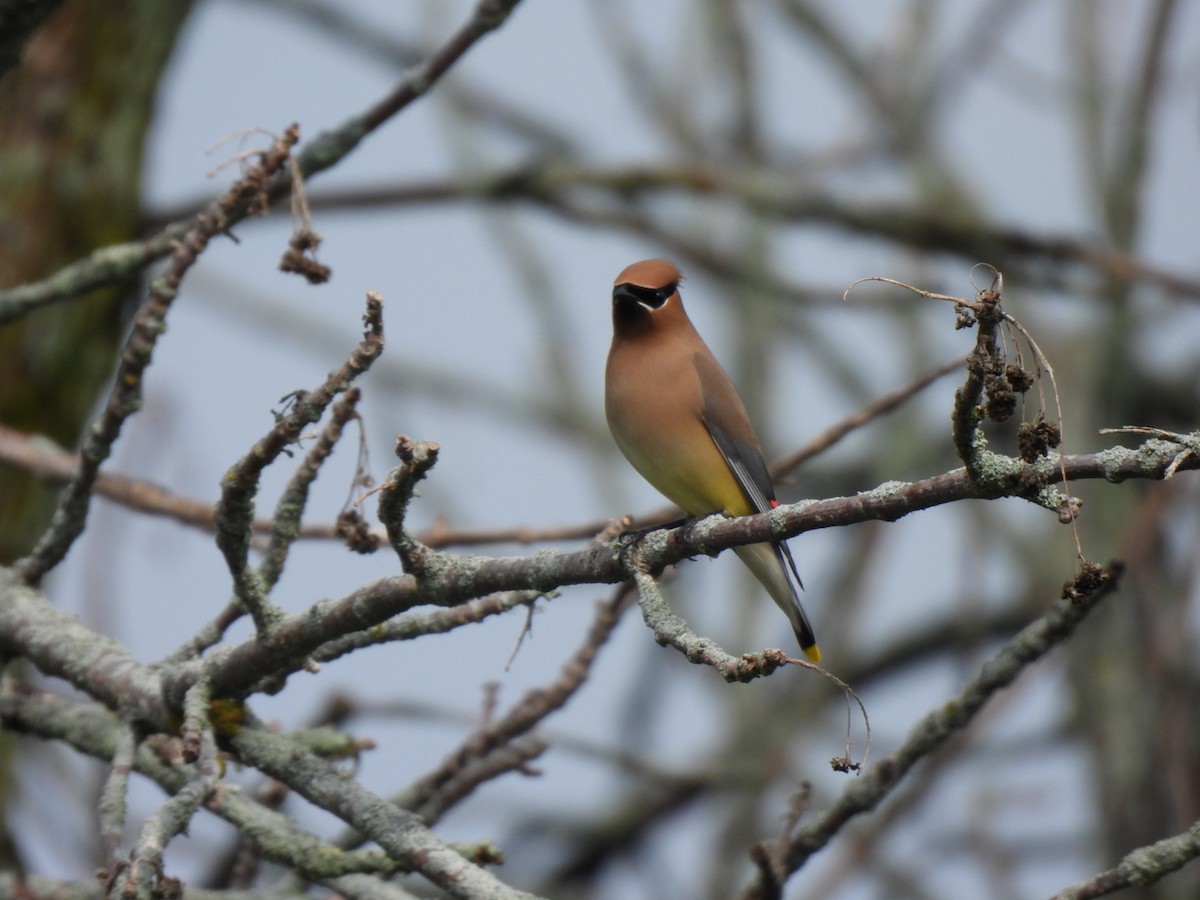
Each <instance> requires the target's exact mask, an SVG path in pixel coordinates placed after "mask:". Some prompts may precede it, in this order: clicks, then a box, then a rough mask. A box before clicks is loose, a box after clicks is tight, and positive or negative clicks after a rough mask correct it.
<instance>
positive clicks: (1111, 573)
mask: <svg viewBox="0 0 1200 900" xmlns="http://www.w3.org/2000/svg"><path fill="white" fill-rule="evenodd" d="M1119 571H1120V567H1119V565H1118V566H1110V567H1109V568H1108V569H1107V570H1105V571H1104V573H1103V577H1102V578H1100V579H1099V580H1098V581H1097V582H1095V583H1094V584H1092V585H1091V586H1090V590H1089V591H1088V592H1087V593H1086V594H1084V595H1081V596H1080V597H1079V598H1078V599H1062V600H1059V601H1058V602H1056V603H1055V604H1054V606H1053V607H1052V608H1051V609H1050V611H1049V612H1047V613H1046V614H1045V615H1044V616H1042V617H1041V618H1040V619H1038V620H1037V621H1035V622H1032V623H1030V625H1029V626H1027V627H1026V628H1025V629H1024V630H1022V631H1021V633H1020V634H1018V635H1017V636H1016V637H1015V638H1013V640H1012V641H1011V642H1009V643H1008V644H1007V645H1006V646H1005V647H1003V648H1002V649H1001V650H1000V651H999V652H998V653H997V654H996V655H995V656H993V657H992V658H991V659H990V660H989V661H988V662H986V663H985V664H984V665H983V667H982V668H981V670H980V672H979V675H977V676H976V677H975V678H974V679H973V680H972V681H971V682H970V683H968V684H967V685H966V687H965V688H964V689H963V691H962V692H961V693H960V694H959V695H958V696H957V697H955V698H954V699H953V701H951V702H948V703H945V704H943V705H941V706H939V707H938V708H937V709H935V710H934V711H933V712H931V713H929V714H928V715H926V716H925V717H924V718H923V719H922V720H921V721H920V722H918V723H917V724H916V725H915V726H914V727H913V730H912V732H911V734H910V735H909V738H908V740H906V741H905V742H904V744H903V745H901V746H900V747H899V748H898V749H897V750H896V751H895V752H893V753H892V754H890V755H889V756H887V757H886V758H885V759H882V760H880V761H879V762H877V763H876V764H875V765H874V766H872V767H871V768H870V769H869V770H868V771H867V773H866V774H865V775H863V777H862V778H860V779H856V780H855V781H853V782H851V783H850V784H849V785H848V786H847V787H846V789H845V790H844V791H843V792H842V795H841V797H840V798H839V800H838V801H837V802H836V803H835V804H834V805H833V806H831V807H830V808H829V809H827V810H825V811H823V812H821V813H820V814H818V815H817V816H816V817H815V819H814V820H813V821H812V822H811V823H809V824H808V825H807V826H806V827H804V828H801V829H799V830H798V831H797V832H796V833H795V834H793V835H792V838H791V841H790V845H789V849H788V853H787V857H786V863H787V871H788V872H789V873H791V872H795V871H796V870H797V869H799V868H800V867H801V866H803V865H804V864H805V862H807V861H808V859H809V858H810V857H811V856H812V855H813V854H814V853H816V852H817V851H818V850H820V849H821V848H822V847H824V846H825V845H826V844H827V843H828V842H829V841H830V840H831V839H832V838H833V836H834V835H835V834H837V833H838V832H839V831H840V830H841V829H842V827H843V826H844V825H845V824H846V823H847V822H849V821H850V820H851V819H852V818H854V817H855V816H857V815H860V814H862V813H864V812H867V811H869V810H871V809H874V808H875V807H876V806H877V805H878V804H879V803H880V801H882V800H883V799H884V798H885V797H886V796H887V795H888V794H889V793H890V792H891V790H892V789H893V788H894V787H895V786H896V785H897V784H898V783H899V782H900V780H901V779H902V778H903V777H904V776H905V775H906V774H907V773H908V771H909V770H910V769H911V768H912V767H913V766H914V765H915V764H916V763H917V762H918V761H919V760H921V759H924V758H926V757H927V756H929V755H930V754H932V753H934V752H935V751H937V750H938V749H939V748H940V747H942V746H943V745H944V744H945V743H946V741H948V740H949V739H950V738H951V737H953V736H954V735H956V734H958V733H959V732H960V731H962V730H963V729H964V728H965V727H966V726H967V725H968V724H969V723H970V722H971V720H972V719H973V718H974V717H975V715H976V714H977V713H978V712H979V711H980V710H981V709H982V708H983V707H984V705H985V704H986V703H987V702H988V700H990V699H991V697H992V696H993V695H994V694H995V693H996V692H997V691H999V690H1000V689H1001V688H1003V687H1005V686H1007V685H1009V684H1011V683H1012V682H1013V681H1014V680H1015V679H1016V678H1017V676H1018V675H1020V674H1021V673H1022V672H1023V671H1025V669H1026V668H1028V667H1029V665H1030V664H1031V663H1033V662H1035V661H1036V660H1038V659H1040V658H1041V657H1043V656H1045V655H1046V653H1048V652H1049V651H1050V650H1051V649H1053V648H1054V647H1056V646H1058V645H1059V644H1061V643H1062V642H1063V641H1065V640H1066V639H1067V638H1069V637H1070V636H1071V634H1072V633H1074V631H1075V628H1076V626H1078V625H1079V623H1080V622H1081V621H1083V619H1084V618H1085V617H1086V616H1087V614H1088V613H1089V612H1091V610H1093V609H1094V608H1095V607H1096V605H1097V604H1098V603H1099V601H1100V600H1101V599H1102V598H1104V597H1105V596H1107V595H1108V594H1109V593H1110V592H1111V591H1112V590H1113V589H1114V588H1115V586H1116V581H1117V576H1118V574H1119ZM764 888H769V885H768V884H766V883H765V882H763V881H762V880H761V873H760V881H759V882H758V883H757V884H755V885H752V886H751V887H749V888H748V889H747V890H746V891H745V892H744V893H743V894H742V898H743V900H754V898H759V897H763V896H771V893H770V891H769V889H768V890H764Z"/></svg>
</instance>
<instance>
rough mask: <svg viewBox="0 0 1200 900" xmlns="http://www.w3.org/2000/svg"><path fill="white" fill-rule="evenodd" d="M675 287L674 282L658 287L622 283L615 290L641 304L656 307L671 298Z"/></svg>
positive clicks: (650, 307)
mask: <svg viewBox="0 0 1200 900" xmlns="http://www.w3.org/2000/svg"><path fill="white" fill-rule="evenodd" d="M677 287H678V284H676V283H675V282H671V283H670V284H664V285H663V286H662V287H660V288H652V287H646V286H645V285H641V284H622V285H619V286H618V288H617V290H618V291H620V292H621V293H622V294H624V295H625V296H627V297H631V298H632V299H634V300H636V301H637V302H638V303H640V304H641V305H642V306H645V307H647V308H649V309H658V308H660V307H661V306H662V305H663V304H664V303H666V302H667V300H669V299H670V298H671V295H672V294H673V293H675V289H676V288H677Z"/></svg>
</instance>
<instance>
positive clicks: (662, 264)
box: [613, 259, 683, 330]
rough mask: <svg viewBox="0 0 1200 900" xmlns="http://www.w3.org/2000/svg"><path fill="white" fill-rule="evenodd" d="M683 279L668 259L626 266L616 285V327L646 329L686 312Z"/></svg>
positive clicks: (614, 294) (645, 261) (614, 290)
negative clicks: (681, 293)
mask: <svg viewBox="0 0 1200 900" xmlns="http://www.w3.org/2000/svg"><path fill="white" fill-rule="evenodd" d="M682 280H683V276H682V275H681V274H680V273H679V270H678V269H677V268H675V265H674V264H673V263H671V262H668V261H667V260H665V259H643V260H642V261H641V262H635V263H633V264H632V265H629V266H626V267H625V268H624V269H623V270H622V271H621V274H620V275H618V276H617V279H616V281H615V282H613V325H614V327H616V328H617V329H622V330H623V329H626V328H629V329H637V328H640V327H646V326H647V325H649V324H650V322H651V321H652V320H654V319H655V318H662V317H663V316H664V315H666V316H673V315H674V314H677V313H680V312H682V307H681V304H680V300H679V282H680V281H682Z"/></svg>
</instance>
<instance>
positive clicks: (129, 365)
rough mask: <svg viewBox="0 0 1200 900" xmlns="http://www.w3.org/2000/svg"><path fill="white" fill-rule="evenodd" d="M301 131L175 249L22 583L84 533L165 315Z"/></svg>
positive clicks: (22, 565) (22, 569) (195, 223)
mask: <svg viewBox="0 0 1200 900" xmlns="http://www.w3.org/2000/svg"><path fill="white" fill-rule="evenodd" d="M298 139H299V135H298V132H297V131H296V130H295V129H294V128H293V129H289V130H288V131H287V132H286V133H285V134H284V135H283V137H281V138H280V139H279V140H278V141H276V142H275V144H274V145H272V146H271V147H270V148H269V149H267V150H265V151H263V152H262V154H261V155H260V162H259V164H258V165H256V166H253V167H251V168H250V169H248V170H247V171H246V173H245V174H244V175H243V176H242V178H240V179H239V180H238V181H237V182H236V183H234V185H233V186H232V187H231V188H230V189H229V190H228V191H226V192H225V193H224V194H222V195H221V197H220V198H219V199H218V200H217V201H216V202H215V203H213V204H212V206H211V207H209V209H208V210H207V211H206V212H203V213H200V214H199V215H197V216H196V217H195V218H194V219H193V220H192V223H191V227H190V228H189V229H188V231H187V233H186V234H185V235H184V237H183V239H182V240H180V241H179V242H178V243H177V244H175V245H174V249H173V252H172V257H171V263H170V265H168V266H167V269H166V271H165V272H163V274H162V275H160V276H159V277H158V278H156V279H155V280H154V281H153V283H152V284H151V285H150V290H149V293H148V296H147V297H146V299H145V300H144V301H143V302H142V305H141V307H140V308H139V309H138V312H137V314H136V315H135V316H134V319H133V330H132V332H131V333H130V336H129V338H128V340H127V341H126V342H125V348H124V350H123V351H122V353H121V362H120V364H119V365H118V367H117V373H116V378H115V381H114V385H113V389H112V392H111V393H110V394H109V396H108V400H107V402H106V403H105V406H104V411H103V412H102V413H101V414H100V418H99V419H97V420H96V422H95V423H93V425H92V427H91V428H90V429H88V432H87V434H86V435H85V437H84V439H83V447H82V449H81V451H80V458H81V463H80V466H79V469H78V471H77V472H76V473H75V475H74V477H73V478H72V479H71V482H70V484H69V485H68V486H67V489H66V491H64V493H63V497H62V499H61V500H60V502H59V506H58V509H57V510H56V511H55V513H54V518H53V519H52V520H51V523H50V527H49V528H48V529H47V530H46V533H45V534H43V535H42V536H41V538H40V539H39V540H38V542H37V545H36V546H35V547H34V548H33V550H32V551H31V552H30V553H29V555H28V556H27V557H25V558H24V559H22V560H20V561H18V562H17V564H16V567H15V568H16V570H17V572H18V573H19V574H20V577H21V578H22V580H24V581H25V582H26V583H28V584H36V583H37V582H38V581H40V580H41V578H42V576H43V575H45V574H46V572H48V571H50V569H52V568H54V567H55V566H56V565H58V563H59V562H61V561H62V559H63V557H64V556H66V554H67V551H68V550H70V548H71V545H72V544H73V543H74V542H75V539H76V538H77V537H78V536H79V535H80V533H81V532H82V531H83V528H84V525H85V523H86V521H87V514H88V509H89V508H90V506H91V499H92V487H93V485H94V484H95V481H96V475H97V473H98V472H99V470H100V465H101V464H102V463H103V462H104V460H106V459H107V458H108V456H109V454H110V453H111V452H112V446H113V443H114V442H115V441H116V439H117V437H118V436H119V435H120V433H121V428H122V426H123V425H124V424H125V421H126V419H128V418H129V417H130V416H131V415H133V414H134V413H135V412H136V411H137V410H138V408H139V406H140V405H141V398H142V378H143V375H144V374H145V371H146V367H147V366H149V365H150V357H151V355H152V354H153V352H154V347H155V344H156V343H157V342H158V337H159V335H161V334H162V333H163V331H164V330H165V328H166V315H167V312H168V310H169V309H170V308H171V303H172V302H173V301H174V300H175V297H176V295H177V294H178V292H179V285H180V283H181V282H182V281H183V277H184V275H186V274H187V272H188V270H189V269H190V268H191V267H192V265H193V264H194V263H195V261H196V260H197V258H199V256H200V254H201V253H203V252H204V249H205V248H206V247H207V246H208V242H209V241H210V240H211V239H212V238H213V237H214V236H216V235H217V234H219V233H221V232H222V231H225V230H226V229H228V228H229V225H230V217H231V215H232V213H233V211H234V210H236V209H239V208H241V207H243V206H244V205H245V204H246V203H248V202H249V199H250V198H252V197H253V196H255V195H256V194H257V193H258V192H259V191H261V189H262V185H263V183H265V181H266V180H267V178H269V177H270V175H271V173H272V172H275V171H278V170H279V169H280V168H281V167H282V166H283V165H284V163H285V162H286V160H287V158H288V155H289V154H290V153H291V148H292V146H293V145H294V144H295V143H296V141H297V140H298Z"/></svg>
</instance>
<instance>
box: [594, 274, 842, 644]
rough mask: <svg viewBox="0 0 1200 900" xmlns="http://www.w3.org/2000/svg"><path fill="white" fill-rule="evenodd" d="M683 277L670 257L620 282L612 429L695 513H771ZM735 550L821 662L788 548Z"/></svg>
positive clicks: (610, 391) (644, 472)
mask: <svg viewBox="0 0 1200 900" xmlns="http://www.w3.org/2000/svg"><path fill="white" fill-rule="evenodd" d="M682 277H683V276H681V275H680V274H679V270H678V269H676V268H675V266H674V265H672V264H671V263H670V262H668V261H667V260H665V259H647V260H643V261H642V262H636V263H634V264H633V265H631V266H629V267H628V268H626V269H625V270H624V271H623V272H622V273H621V274H620V275H618V276H617V280H616V281H615V282H614V284H613V341H612V348H611V349H610V350H609V351H608V366H607V369H606V371H605V378H604V381H605V384H604V411H605V414H606V415H607V417H608V427H609V430H610V431H612V435H613V438H614V439H615V440H616V442H617V446H618V447H620V448H621V452H622V453H624V454H625V458H626V459H628V460H629V462H630V463H631V464H632V465H633V467H634V468H635V469H637V471H638V472H639V474H641V476H642V477H643V478H645V479H646V480H647V481H648V482H650V484H651V485H653V486H654V487H655V488H656V489H657V490H658V491H659V492H660V493H662V494H663V495H664V496H666V498H667V499H668V500H670V501H671V502H672V503H674V504H676V505H677V506H679V507H680V508H681V509H682V510H683V511H684V512H686V513H687V514H688V515H692V516H704V515H708V514H710V513H714V512H723V513H726V514H728V515H732V516H744V515H749V514H750V513H756V512H766V511H767V510H769V509H772V508H773V507H776V506H778V505H779V504H778V502H776V500H775V487H774V485H772V483H771V476H770V473H769V472H768V470H767V464H766V461H765V460H764V459H763V454H762V450H761V449H760V447H759V444H758V438H756V437H755V436H754V429H753V428H751V427H750V419H749V418H748V417H747V415H746V407H745V406H744V405H743V404H742V399H741V398H740V397H739V396H738V395H737V391H736V390H734V387H733V383H732V382H731V381H730V380H729V376H728V375H726V374H725V370H724V369H722V368H721V364H720V363H719V362H717V359H716V357H715V356H713V354H712V351H711V350H709V349H708V346H707V345H706V344H705V343H704V341H703V339H702V338H701V337H700V335H699V334H698V333H697V332H696V329H695V328H694V327H693V326H692V323H691V321H690V320H689V319H688V317H687V313H686V312H684V309H683V300H682V299H681V298H680V296H679V281H680V279H681V278H682ZM733 549H734V552H735V553H737V555H738V556H740V557H741V559H742V562H744V563H745V564H746V566H747V567H748V568H749V569H750V571H751V572H753V573H754V577H755V578H757V579H758V580H759V581H761V582H762V584H763V586H764V587H765V588H766V589H767V592H768V593H769V594H770V595H771V598H772V599H773V600H774V601H775V603H776V604H777V605H778V606H779V608H780V609H782V610H783V611H784V613H785V614H786V615H787V617H788V621H789V622H791V623H792V630H794V631H795V632H796V638H797V640H799V641H800V647H801V649H803V650H804V653H805V655H806V656H808V658H809V659H811V660H813V661H814V662H817V661H819V660H820V658H821V651H820V650H819V649H818V648H817V641H816V636H815V635H814V634H813V630H812V626H811V625H809V623H808V617H807V616H805V615H804V609H803V607H801V605H800V597H799V595H798V594H797V593H796V587H795V585H793V583H792V579H791V578H790V577H789V576H788V571H789V568H790V570H791V574H792V575H793V576H795V579H796V583H797V584H798V583H799V581H800V576H799V574H798V573H797V572H796V564H795V562H794V561H793V560H792V556H791V553H790V551H789V550H788V548H787V545H786V544H785V543H783V542H782V541H777V542H775V543H771V544H749V545H746V546H742V547H734V548H733ZM785 560H786V563H787V566H785V564H784V563H785Z"/></svg>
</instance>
